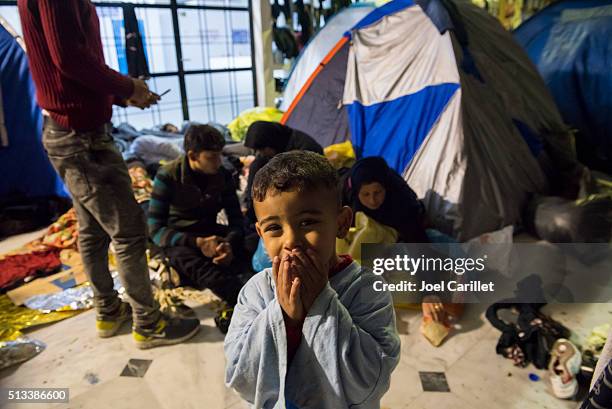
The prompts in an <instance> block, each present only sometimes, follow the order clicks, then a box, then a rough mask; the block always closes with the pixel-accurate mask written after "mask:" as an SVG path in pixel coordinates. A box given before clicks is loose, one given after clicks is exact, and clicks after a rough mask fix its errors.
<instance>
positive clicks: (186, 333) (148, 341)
mask: <svg viewBox="0 0 612 409" xmlns="http://www.w3.org/2000/svg"><path fill="white" fill-rule="evenodd" d="M199 330H200V320H199V319H197V318H196V319H194V318H178V317H174V318H170V317H168V316H166V315H162V316H161V318H160V319H159V321H157V323H156V324H154V325H152V326H151V328H144V327H133V328H132V335H133V337H134V342H135V343H136V346H137V347H138V348H139V349H149V348H154V347H158V346H162V345H175V344H180V343H181V342H184V341H187V340H188V339H189V338H191V337H193V336H194V335H195V334H197V333H198V331H199Z"/></svg>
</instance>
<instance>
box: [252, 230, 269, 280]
mask: <svg viewBox="0 0 612 409" xmlns="http://www.w3.org/2000/svg"><path fill="white" fill-rule="evenodd" d="M252 266H253V270H254V271H257V272H259V271H262V270H264V269H266V268H269V267H272V260H270V257H269V256H268V253H267V252H266V248H265V247H264V245H263V240H262V239H261V238H260V239H259V243H258V244H257V250H255V254H253V260H252Z"/></svg>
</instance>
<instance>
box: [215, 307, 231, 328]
mask: <svg viewBox="0 0 612 409" xmlns="http://www.w3.org/2000/svg"><path fill="white" fill-rule="evenodd" d="M233 314H234V308H233V307H231V308H229V307H226V308H222V309H220V310H219V311H218V312H217V316H216V317H215V325H216V326H217V328H219V331H221V333H222V334H227V331H228V330H229V326H230V323H231V322H232V315H233Z"/></svg>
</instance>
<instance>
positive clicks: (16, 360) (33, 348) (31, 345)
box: [0, 337, 47, 369]
mask: <svg viewBox="0 0 612 409" xmlns="http://www.w3.org/2000/svg"><path fill="white" fill-rule="evenodd" d="M46 347H47V346H46V345H45V344H43V343H42V342H40V341H36V340H33V339H28V338H27V337H21V338H19V339H16V340H15V341H7V342H0V369H4V368H8V367H9V366H13V365H17V364H20V363H22V362H25V361H28V360H30V359H32V358H34V357H35V356H36V355H38V354H40V353H41V352H42V351H43V350H44V349H45V348H46Z"/></svg>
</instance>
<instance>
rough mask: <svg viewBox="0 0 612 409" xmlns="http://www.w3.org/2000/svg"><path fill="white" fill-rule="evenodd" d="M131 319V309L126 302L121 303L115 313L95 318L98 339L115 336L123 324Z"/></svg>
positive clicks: (99, 315)
mask: <svg viewBox="0 0 612 409" xmlns="http://www.w3.org/2000/svg"><path fill="white" fill-rule="evenodd" d="M130 319H132V307H130V304H128V303H126V302H121V304H120V305H119V308H117V311H116V312H114V313H112V314H100V313H98V315H97V316H96V330H97V331H98V336H99V337H100V338H109V337H112V336H113V335H115V334H116V333H117V332H118V331H119V328H121V325H122V324H123V323H124V322H128V321H129V320H130Z"/></svg>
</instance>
